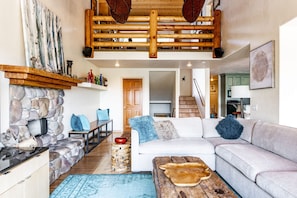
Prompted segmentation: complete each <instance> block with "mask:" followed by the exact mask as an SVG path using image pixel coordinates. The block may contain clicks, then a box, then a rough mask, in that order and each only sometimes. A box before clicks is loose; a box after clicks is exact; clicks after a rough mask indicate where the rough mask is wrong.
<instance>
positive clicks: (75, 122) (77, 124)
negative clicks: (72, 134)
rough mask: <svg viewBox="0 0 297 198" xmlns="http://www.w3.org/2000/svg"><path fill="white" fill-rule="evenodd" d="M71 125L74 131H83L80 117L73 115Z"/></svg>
mask: <svg viewBox="0 0 297 198" xmlns="http://www.w3.org/2000/svg"><path fill="white" fill-rule="evenodd" d="M70 124H71V128H72V130H73V131H82V130H83V127H82V124H81V121H80V119H79V116H76V115H74V114H72V116H71V120H70Z"/></svg>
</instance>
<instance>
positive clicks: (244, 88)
mask: <svg viewBox="0 0 297 198" xmlns="http://www.w3.org/2000/svg"><path fill="white" fill-rule="evenodd" d="M231 97H232V98H239V99H240V113H241V117H242V118H244V112H243V99H244V98H249V97H250V88H249V86H248V85H236V86H232V87H231Z"/></svg>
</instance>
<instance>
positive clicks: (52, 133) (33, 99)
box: [0, 85, 85, 183]
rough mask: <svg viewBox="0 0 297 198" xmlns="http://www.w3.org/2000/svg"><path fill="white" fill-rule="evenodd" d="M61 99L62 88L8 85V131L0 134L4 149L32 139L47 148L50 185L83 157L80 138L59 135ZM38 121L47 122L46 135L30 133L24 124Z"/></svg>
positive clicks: (61, 118)
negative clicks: (44, 120)
mask: <svg viewBox="0 0 297 198" xmlns="http://www.w3.org/2000/svg"><path fill="white" fill-rule="evenodd" d="M63 97H64V91H63V90H62V89H50V88H40V87H30V86H19V85H9V98H10V104H9V129H7V131H6V132H2V133H1V135H0V138H1V139H0V140H1V143H2V144H3V145H4V146H6V147H15V146H17V144H18V143H19V142H22V141H24V140H26V139H29V138H30V137H32V136H35V137H36V140H37V142H38V146H39V147H48V148H49V151H50V156H49V157H50V163H49V164H50V167H49V172H50V178H49V179H50V183H53V182H54V181H55V180H56V179H58V178H59V176H60V175H61V174H64V173H66V172H67V171H69V170H70V168H71V167H72V166H73V165H74V164H76V163H77V162H78V161H79V160H80V159H81V158H82V157H83V156H84V143H85V142H84V139H83V138H81V137H71V138H68V137H65V135H64V134H63V130H64V125H63V122H62V120H63V104H64V99H63ZM41 118H46V120H47V126H48V127H47V133H46V134H31V132H30V131H29V128H28V122H29V121H31V120H39V119H41Z"/></svg>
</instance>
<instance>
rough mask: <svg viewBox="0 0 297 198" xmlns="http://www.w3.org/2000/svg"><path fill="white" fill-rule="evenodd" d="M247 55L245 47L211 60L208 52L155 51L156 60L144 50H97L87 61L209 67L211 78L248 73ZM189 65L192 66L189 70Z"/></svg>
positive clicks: (103, 64)
mask: <svg viewBox="0 0 297 198" xmlns="http://www.w3.org/2000/svg"><path fill="white" fill-rule="evenodd" d="M249 52H250V46H249V45H247V46H245V47H243V48H241V49H239V50H238V51H236V52H234V53H233V54H231V55H227V56H223V57H222V58H219V59H218V58H216V59H213V58H212V53H211V52H193V51H191V52H175V51H172V52H170V51H166V52H165V51H162V52H158V58H149V57H148V56H149V54H148V52H147V51H128V50H127V51H100V52H95V54H94V58H86V59H87V60H88V61H90V62H92V63H93V64H95V65H96V66H98V67H101V68H114V67H115V64H118V65H119V67H120V68H180V69H187V68H210V73H211V74H212V75H216V74H221V73H248V72H249ZM188 63H191V65H192V66H191V67H188V66H187V65H188Z"/></svg>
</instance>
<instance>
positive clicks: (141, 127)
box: [129, 116, 158, 144]
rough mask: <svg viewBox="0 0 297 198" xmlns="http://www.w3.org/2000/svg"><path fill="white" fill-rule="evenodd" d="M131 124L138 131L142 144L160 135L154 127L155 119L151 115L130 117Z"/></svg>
mask: <svg viewBox="0 0 297 198" xmlns="http://www.w3.org/2000/svg"><path fill="white" fill-rule="evenodd" d="M129 124H130V126H131V128H132V129H134V130H136V131H137V132H138V135H139V143H140V144H141V143H144V142H148V141H151V140H155V139H158V135H157V132H156V130H155V127H154V119H153V118H152V117H151V116H138V117H134V118H130V119H129Z"/></svg>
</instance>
